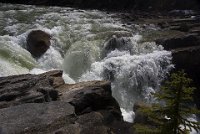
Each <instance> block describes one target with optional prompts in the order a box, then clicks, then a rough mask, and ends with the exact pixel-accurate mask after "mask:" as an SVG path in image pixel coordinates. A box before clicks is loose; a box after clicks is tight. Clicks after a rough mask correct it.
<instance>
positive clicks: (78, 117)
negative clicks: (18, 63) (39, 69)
mask: <svg viewBox="0 0 200 134" xmlns="http://www.w3.org/2000/svg"><path fill="white" fill-rule="evenodd" d="M61 76H62V71H50V72H47V73H44V74H40V75H31V74H26V75H18V76H8V77H1V78H0V85H1V87H0V94H1V95H0V98H1V101H0V104H1V105H0V106H1V109H0V133H1V134H10V133H15V134H21V133H27V134H35V133H39V134H40V133H41V134H49V133H50V134H122V133H124V134H132V133H133V132H132V129H131V127H132V124H131V123H126V122H124V121H123V119H122V115H121V111H120V108H119V105H118V103H117V102H116V100H115V99H114V98H113V97H112V92H111V83H110V82H108V81H90V82H81V83H77V84H64V81H63V79H62V77H61ZM52 100H57V101H52ZM58 100H59V101H58ZM46 101H51V102H46ZM37 102H40V103H37ZM24 103H25V104H24Z"/></svg>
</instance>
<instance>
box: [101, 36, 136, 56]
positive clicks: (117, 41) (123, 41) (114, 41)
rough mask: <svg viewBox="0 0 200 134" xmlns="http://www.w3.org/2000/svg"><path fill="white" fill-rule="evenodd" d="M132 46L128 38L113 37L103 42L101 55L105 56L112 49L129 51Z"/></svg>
mask: <svg viewBox="0 0 200 134" xmlns="http://www.w3.org/2000/svg"><path fill="white" fill-rule="evenodd" d="M132 48H133V46H132V43H131V40H130V39H129V38H125V37H120V38H118V37H113V38H111V39H109V40H108V41H107V42H106V43H105V44H104V47H103V50H102V53H101V57H102V58H104V57H106V56H107V55H108V54H109V53H110V52H111V51H113V50H119V51H129V52H130V53H131V52H132Z"/></svg>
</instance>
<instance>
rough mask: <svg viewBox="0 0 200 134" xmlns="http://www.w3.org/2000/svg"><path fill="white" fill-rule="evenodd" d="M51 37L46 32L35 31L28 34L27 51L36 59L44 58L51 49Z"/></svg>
mask: <svg viewBox="0 0 200 134" xmlns="http://www.w3.org/2000/svg"><path fill="white" fill-rule="evenodd" d="M50 39H51V36H50V35H49V34H47V33H46V32H44V31H41V30H34V31H31V32H30V33H29V34H28V37H27V50H28V51H29V52H30V53H31V54H32V55H33V56H34V57H36V58H39V57H40V56H42V55H43V54H44V53H45V52H46V51H47V50H48V49H49V47H50V45H51V42H50Z"/></svg>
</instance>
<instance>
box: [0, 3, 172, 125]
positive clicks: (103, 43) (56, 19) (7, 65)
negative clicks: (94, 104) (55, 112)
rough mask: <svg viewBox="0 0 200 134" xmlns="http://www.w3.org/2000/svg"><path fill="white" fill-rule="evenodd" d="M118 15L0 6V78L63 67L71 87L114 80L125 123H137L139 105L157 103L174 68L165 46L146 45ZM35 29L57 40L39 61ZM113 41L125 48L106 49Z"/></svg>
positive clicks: (137, 29)
mask: <svg viewBox="0 0 200 134" xmlns="http://www.w3.org/2000/svg"><path fill="white" fill-rule="evenodd" d="M114 16H115V17H114ZM116 16H117V15H116V14H115V13H106V12H103V11H98V10H80V9H73V8H61V7H36V6H25V5H9V4H0V76H1V77H2V76H9V75H17V74H25V73H32V74H38V73H42V72H45V71H48V70H52V69H62V70H63V71H64V74H63V78H64V80H65V82H66V83H75V82H80V81H88V80H104V79H105V80H111V82H112V91H113V96H114V97H115V98H116V100H117V101H118V102H119V104H120V107H121V110H122V113H123V116H124V119H125V120H126V121H129V122H132V121H133V116H134V113H133V112H132V109H133V105H134V102H136V101H138V100H144V101H147V102H151V101H153V99H152V97H151V95H150V93H151V92H155V91H156V90H158V89H159V86H160V84H161V82H162V80H163V79H164V78H165V77H166V75H167V73H168V72H169V70H170V69H171V68H172V67H173V65H172V64H171V58H172V57H171V52H168V51H165V50H163V48H162V46H157V45H156V44H155V43H154V42H144V41H143V37H142V35H140V34H139V33H140V32H138V31H139V30H140V27H139V26H138V25H134V24H131V26H126V25H124V24H123V23H122V22H121V21H120V18H118V17H116ZM35 29H40V30H43V31H45V32H47V33H49V34H50V35H51V36H52V39H51V47H50V49H49V50H48V51H47V52H46V53H45V54H44V55H43V56H42V57H40V58H39V59H34V58H33V57H32V56H31V54H30V53H29V52H28V51H27V50H26V37H27V35H28V33H29V32H30V31H31V30H35ZM110 39H114V40H115V41H114V43H115V44H114V45H118V46H119V48H120V49H113V50H107V48H109V47H107V46H111V47H112V46H113V42H112V43H111V42H110ZM126 46H128V48H125V47H126ZM102 55H104V56H102Z"/></svg>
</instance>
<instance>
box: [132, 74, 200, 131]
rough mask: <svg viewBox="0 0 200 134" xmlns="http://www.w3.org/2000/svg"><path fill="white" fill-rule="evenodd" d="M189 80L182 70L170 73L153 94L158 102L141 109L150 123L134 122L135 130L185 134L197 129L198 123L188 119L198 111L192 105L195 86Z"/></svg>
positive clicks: (199, 125) (199, 127)
mask: <svg viewBox="0 0 200 134" xmlns="http://www.w3.org/2000/svg"><path fill="white" fill-rule="evenodd" d="M191 82H192V80H191V79H189V78H187V77H186V74H185V73H184V72H183V71H179V72H178V73H174V74H172V75H171V77H170V79H169V81H167V82H166V83H165V84H164V86H163V87H161V90H160V91H159V92H157V93H155V94H153V95H154V97H155V98H156V99H157V100H158V102H159V103H157V104H153V105H152V107H150V108H142V109H141V111H142V112H143V113H145V114H146V116H147V117H148V122H150V125H148V124H136V125H134V128H135V130H136V131H137V132H138V133H141V134H143V133H145V134H155V133H157V134H186V133H188V132H189V131H191V130H192V128H193V129H195V130H196V131H199V130H200V124H199V123H198V122H195V121H192V120H189V117H190V116H192V115H193V114H197V113H199V110H197V109H196V108H195V107H194V106H193V105H192V101H193V100H192V95H193V91H194V89H195V88H194V87H190V83H191ZM152 130H153V131H152Z"/></svg>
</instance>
